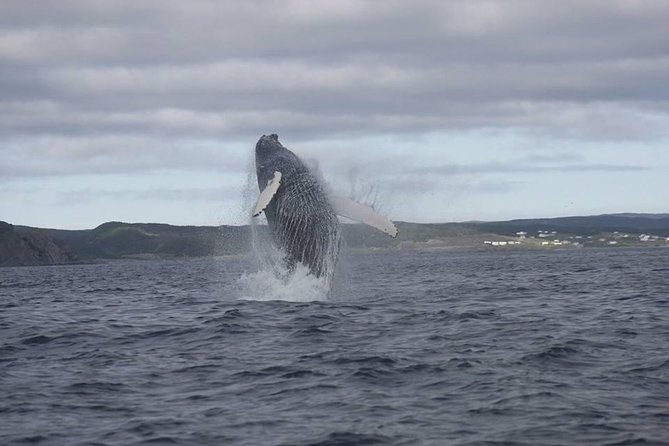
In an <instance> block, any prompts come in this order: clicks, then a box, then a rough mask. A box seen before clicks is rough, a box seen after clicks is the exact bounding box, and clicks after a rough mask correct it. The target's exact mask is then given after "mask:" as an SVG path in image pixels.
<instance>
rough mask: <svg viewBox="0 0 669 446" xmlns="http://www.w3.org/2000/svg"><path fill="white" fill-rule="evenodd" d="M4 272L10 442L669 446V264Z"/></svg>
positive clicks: (1, 376) (612, 256)
mask: <svg viewBox="0 0 669 446" xmlns="http://www.w3.org/2000/svg"><path fill="white" fill-rule="evenodd" d="M340 267H341V268H340V273H339V277H338V278H337V281H336V287H335V290H334V291H333V293H332V295H330V296H326V295H324V294H322V293H321V294H320V295H319V290H318V289H317V287H314V286H313V284H310V283H309V280H308V279H310V278H304V277H301V278H296V279H295V281H294V282H293V283H282V282H281V281H278V280H276V279H274V278H273V277H269V276H268V275H266V274H263V272H262V271H260V272H256V271H254V269H253V265H252V263H251V262H250V260H248V259H243V258H239V259H234V258H232V259H197V260H170V261H118V262H111V263H107V264H96V265H75V266H55V267H38V268H3V269H0V444H2V445H12V444H44V445H80V444H81V445H83V444H86V445H133V444H153V445H159V444H177V445H205V444H214V445H363V444H364V445H372V444H402V445H449V444H453V445H469V444H471V445H477V444H489V445H492V444H518V445H520V444H524V445H573V444H583V445H592V444H606V445H624V444H644V445H645V444H669V249H648V250H633V249H601V250H595V249H581V250H568V251H533V252H532V251H527V252H511V251H498V252H470V253H456V252H448V251H434V252H411V251H407V252H385V253H372V254H347V255H346V256H345V257H344V258H343V259H342V260H341V262H340Z"/></svg>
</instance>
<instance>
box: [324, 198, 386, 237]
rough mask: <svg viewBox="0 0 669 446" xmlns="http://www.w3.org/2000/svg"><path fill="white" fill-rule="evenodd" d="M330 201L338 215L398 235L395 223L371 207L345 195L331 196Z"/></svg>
mask: <svg viewBox="0 0 669 446" xmlns="http://www.w3.org/2000/svg"><path fill="white" fill-rule="evenodd" d="M330 202H331V203H332V206H333V207H334V209H335V212H336V213H337V215H341V216H342V217H346V218H350V219H351V220H355V221H359V222H361V223H365V224H366V225H369V226H371V227H373V228H376V229H378V230H379V231H381V232H385V233H386V234H388V235H389V236H391V237H397V227H396V226H395V224H394V223H393V222H392V221H390V220H389V219H387V218H386V217H384V216H383V215H381V214H378V213H377V212H376V211H375V210H374V209H372V208H371V207H369V206H367V205H364V204H362V203H358V202H355V201H353V200H349V199H348V198H343V197H331V199H330Z"/></svg>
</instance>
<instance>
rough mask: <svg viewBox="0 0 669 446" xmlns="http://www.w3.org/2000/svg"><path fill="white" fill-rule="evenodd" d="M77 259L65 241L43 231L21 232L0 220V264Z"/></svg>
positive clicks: (53, 262) (59, 261)
mask: <svg viewBox="0 0 669 446" xmlns="http://www.w3.org/2000/svg"><path fill="white" fill-rule="evenodd" d="M77 260H78V258H77V256H76V255H75V254H74V253H72V252H71V251H70V250H69V249H68V248H67V246H66V245H65V243H63V242H62V241H60V240H56V239H54V238H53V237H51V236H49V235H48V234H46V233H44V232H43V231H39V230H35V231H32V232H31V233H30V234H25V233H24V234H22V233H19V232H17V231H16V230H15V228H14V226H12V225H10V224H9V223H6V222H4V221H0V266H34V265H62V264H66V263H73V262H76V261H77Z"/></svg>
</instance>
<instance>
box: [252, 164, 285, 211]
mask: <svg viewBox="0 0 669 446" xmlns="http://www.w3.org/2000/svg"><path fill="white" fill-rule="evenodd" d="M279 186H281V172H274V178H272V179H271V180H269V181H268V182H267V187H265V190H263V191H262V192H261V193H260V197H259V198H258V203H256V207H255V209H254V210H253V216H254V217H257V216H258V215H260V213H261V212H262V211H264V210H265V208H266V207H267V205H268V204H269V202H270V201H272V197H274V194H276V191H277V190H279Z"/></svg>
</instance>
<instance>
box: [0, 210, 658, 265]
mask: <svg viewBox="0 0 669 446" xmlns="http://www.w3.org/2000/svg"><path fill="white" fill-rule="evenodd" d="M5 225H6V226H7V227H11V225H7V224H5ZM397 226H398V228H399V236H398V237H397V238H395V239H393V238H390V237H388V236H386V235H385V234H382V233H380V232H378V231H376V230H374V229H372V228H369V227H367V226H364V225H359V224H345V225H343V228H344V238H345V243H346V247H347V248H348V249H353V250H357V249H362V250H369V249H465V250H471V249H497V248H498V247H500V246H504V247H505V249H508V248H512V249H544V248H552V247H554V246H560V247H563V248H564V247H597V246H606V247H613V246H667V244H668V242H667V241H666V240H665V238H666V237H669V215H667V214H615V215H598V216H585V217H560V218H548V219H524V220H510V221H502V222H466V223H438V224H423V223H408V222H397ZM266 229H267V228H266V227H264V226H258V227H257V230H259V231H265V230H266ZM5 231H7V229H5ZM251 231H252V228H251V227H250V226H172V225H167V224H157V223H122V222H109V223H104V224H102V225H100V226H98V227H96V228H94V229H89V230H61V229H38V228H32V227H27V226H16V227H13V229H12V232H13V233H14V234H13V235H11V236H9V235H6V236H5V238H6V239H7V241H5V242H4V243H5V244H4V245H2V249H0V255H1V256H2V258H9V257H10V256H11V255H13V256H14V257H16V255H17V254H16V253H17V252H19V251H18V248H17V246H18V245H19V244H21V243H22V244H23V245H25V246H28V245H30V246H34V247H38V248H39V247H41V248H39V249H36V250H33V251H31V252H33V254H30V255H29V254H23V257H21V258H22V259H24V260H21V261H19V260H14V262H19V264H20V262H28V260H26V259H27V258H30V259H33V260H30V262H33V263H27V264H46V263H67V262H68V261H72V259H73V258H75V256H74V255H73V254H72V253H75V254H76V256H78V257H79V258H81V259H83V260H92V259H119V258H133V257H134V258H152V257H160V258H169V257H201V256H216V255H237V254H244V253H246V252H247V251H248V250H249V249H250V246H251ZM519 233H520V234H523V235H522V236H519ZM23 245H22V246H23ZM25 246H24V248H25ZM493 246H494V247H495V248H493ZM7 247H10V248H7ZM25 249H27V248H25ZM10 252H11V253H14V254H11V255H10V254H9V253H10ZM22 252H23V251H22ZM26 252H27V251H26ZM38 252H40V253H41V254H37V253H38ZM68 253H69V254H68ZM26 256H27V257H26ZM68 256H69V257H68ZM34 262H41V263H34Z"/></svg>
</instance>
